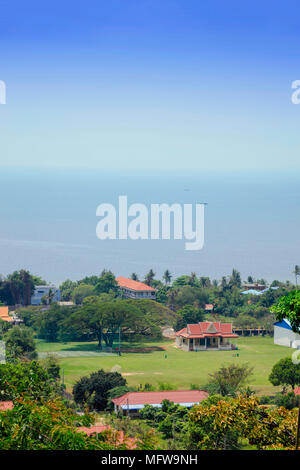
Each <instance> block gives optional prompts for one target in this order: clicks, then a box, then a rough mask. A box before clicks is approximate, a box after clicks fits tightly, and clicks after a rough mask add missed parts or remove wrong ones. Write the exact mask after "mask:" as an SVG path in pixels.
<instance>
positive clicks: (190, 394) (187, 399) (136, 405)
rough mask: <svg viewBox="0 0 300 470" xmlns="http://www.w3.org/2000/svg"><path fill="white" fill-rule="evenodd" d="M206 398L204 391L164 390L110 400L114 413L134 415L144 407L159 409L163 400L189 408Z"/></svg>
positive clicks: (129, 393)
mask: <svg viewBox="0 0 300 470" xmlns="http://www.w3.org/2000/svg"><path fill="white" fill-rule="evenodd" d="M207 397H208V393H207V392H205V391H204V390H166V391H161V392H128V393H125V395H122V396H121V397H118V398H114V399H113V400H112V402H113V404H114V410H115V412H119V413H122V414H126V415H136V414H138V412H139V411H140V410H141V409H143V408H144V406H145V405H152V406H155V407H157V408H161V406H162V402H163V401H164V400H169V401H171V402H172V403H175V404H178V405H181V406H186V407H187V408H191V407H192V406H194V405H198V404H199V403H200V402H201V401H202V400H205V399H206V398H207Z"/></svg>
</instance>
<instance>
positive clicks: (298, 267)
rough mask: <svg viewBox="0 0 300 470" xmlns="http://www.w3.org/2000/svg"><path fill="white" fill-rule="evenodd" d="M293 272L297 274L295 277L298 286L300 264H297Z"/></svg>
mask: <svg viewBox="0 0 300 470" xmlns="http://www.w3.org/2000/svg"><path fill="white" fill-rule="evenodd" d="M293 274H294V275H295V279H296V286H298V282H297V281H298V276H300V266H298V265H297V264H296V266H295V268H294V271H293Z"/></svg>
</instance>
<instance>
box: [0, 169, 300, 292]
mask: <svg viewBox="0 0 300 470" xmlns="http://www.w3.org/2000/svg"><path fill="white" fill-rule="evenodd" d="M0 184H1V186H0V187H1V204H0V273H1V274H2V275H3V276H6V275H7V274H9V273H11V272H13V271H15V270H18V269H28V270H29V271H30V272H32V273H34V274H35V275H39V276H41V277H42V278H43V279H45V280H46V281H47V282H51V283H54V284H56V285H59V284H60V283H61V282H63V281H64V280H65V279H71V280H79V279H81V278H83V277H84V276H87V275H92V274H100V273H101V272H102V270H103V269H110V270H111V271H112V272H113V273H114V274H115V275H116V276H130V275H131V273H133V272H135V273H137V274H138V276H139V278H140V279H141V280H142V279H143V278H144V276H145V274H146V273H147V272H148V271H149V269H150V268H151V269H153V271H154V272H155V274H156V276H155V277H156V278H157V279H161V278H162V275H163V273H164V271H165V270H166V269H168V270H169V271H170V272H171V274H172V276H173V278H175V277H178V276H180V275H183V274H190V273H191V272H195V273H196V274H197V275H198V276H209V277H210V278H211V279H217V280H219V279H221V277H222V276H228V275H230V273H231V271H232V269H233V268H235V269H238V270H239V271H240V272H241V275H242V279H243V280H245V279H246V278H247V277H248V276H249V275H251V276H253V277H255V278H259V279H261V278H264V279H265V280H266V281H268V282H271V281H272V280H274V279H276V280H281V281H286V280H291V281H293V280H294V276H293V269H294V266H295V265H296V264H299V265H300V211H299V207H300V172H299V171H298V172H297V171H295V172H287V171H279V170H276V171H275V170H268V169H266V170H263V171H262V170H261V171H243V172H242V171H239V172H232V171H210V172H208V171H205V172H201V171H200V170H194V171H191V170H189V171H173V170H172V169H170V171H166V170H159V169H151V168H150V169H148V170H140V171H133V170H122V171H121V170H120V169H111V170H101V169H72V168H64V169H62V168H40V169H34V168H7V167H6V168H1V172H0ZM121 195H126V196H127V199H128V205H131V204H133V203H140V204H144V205H145V206H147V207H149V208H150V205H151V204H162V203H166V204H173V203H177V204H181V205H183V204H192V205H195V204H196V203H198V204H200V203H205V216H204V231H205V240H204V246H203V248H202V249H201V250H198V251H187V250H186V249H185V240H174V239H170V240H161V239H159V240H151V239H148V240H131V239H127V240H119V239H115V240H100V239H99V238H97V236H96V226H97V223H98V221H99V217H97V216H96V209H97V207H98V206H99V204H102V203H108V204H112V205H114V207H115V208H116V211H117V210H118V198H119V196H121Z"/></svg>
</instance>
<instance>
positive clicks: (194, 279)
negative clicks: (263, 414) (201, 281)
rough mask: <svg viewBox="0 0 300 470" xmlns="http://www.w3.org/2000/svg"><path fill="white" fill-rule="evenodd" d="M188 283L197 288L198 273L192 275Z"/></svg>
mask: <svg viewBox="0 0 300 470" xmlns="http://www.w3.org/2000/svg"><path fill="white" fill-rule="evenodd" d="M188 283H189V285H190V286H193V287H194V286H195V285H196V283H197V274H196V273H191V274H190V276H189V280H188Z"/></svg>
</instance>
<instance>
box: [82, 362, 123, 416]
mask: <svg viewBox="0 0 300 470" xmlns="http://www.w3.org/2000/svg"><path fill="white" fill-rule="evenodd" d="M125 385H126V380H125V379H124V378H123V377H122V375H121V374H119V373H118V372H105V371H104V370H103V369H101V370H99V371H98V372H93V373H92V374H91V375H90V376H89V377H82V378H81V379H80V380H78V382H76V384H75V385H74V387H73V395H74V400H75V402H76V403H78V404H79V405H81V406H84V405H86V406H87V407H88V408H89V409H91V410H97V411H103V410H105V409H106V408H107V407H109V406H110V403H109V391H110V390H112V389H114V388H116V387H124V386H125Z"/></svg>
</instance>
